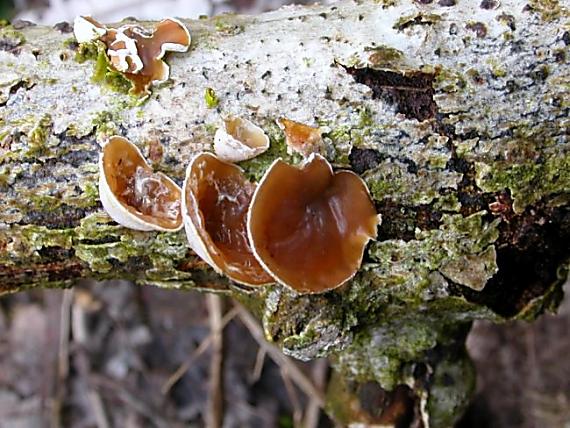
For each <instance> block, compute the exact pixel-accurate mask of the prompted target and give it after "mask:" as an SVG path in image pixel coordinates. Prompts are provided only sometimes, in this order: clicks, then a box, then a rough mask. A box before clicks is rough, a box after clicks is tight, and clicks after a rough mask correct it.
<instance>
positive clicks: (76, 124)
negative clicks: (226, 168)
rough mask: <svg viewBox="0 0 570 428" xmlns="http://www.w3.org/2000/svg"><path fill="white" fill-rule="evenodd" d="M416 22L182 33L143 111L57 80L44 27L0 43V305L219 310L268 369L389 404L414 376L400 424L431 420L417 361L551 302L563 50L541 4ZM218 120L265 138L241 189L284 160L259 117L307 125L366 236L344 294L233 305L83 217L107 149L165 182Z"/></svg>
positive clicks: (156, 249)
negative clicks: (363, 212) (278, 350)
mask: <svg viewBox="0 0 570 428" xmlns="http://www.w3.org/2000/svg"><path fill="white" fill-rule="evenodd" d="M419 3H420V2H417V3H416V2H412V1H411V0H402V1H371V0H370V1H367V0H361V1H357V2H355V1H348V0H347V1H342V2H339V3H337V4H335V5H334V6H312V7H289V8H283V9H281V10H279V11H276V12H271V13H267V14H264V15H260V16H256V17H245V16H234V15H224V16H220V17H214V18H211V19H207V20H200V21H187V22H186V23H187V25H188V27H189V29H190V31H191V33H192V37H193V44H192V47H191V49H190V52H188V53H186V54H173V55H171V56H170V57H168V59H167V61H168V62H169V65H170V67H171V71H172V73H171V79H170V81H169V82H168V83H167V84H165V85H163V86H162V87H160V88H154V89H153V94H152V96H151V98H150V99H149V100H147V101H146V102H144V103H139V102H137V100H136V99H133V98H131V97H130V96H128V95H125V94H124V93H120V92H117V91H116V90H115V89H117V81H116V79H115V80H113V76H112V75H109V74H108V73H107V74H106V73H105V68H104V67H103V68H101V64H100V62H99V63H97V62H96V61H92V60H87V61H77V59H79V60H82V59H83V57H85V55H86V51H85V49H82V48H80V47H78V46H77V45H76V44H75V43H74V42H73V40H72V38H71V35H70V34H69V33H61V31H65V30H66V28H65V26H59V27H58V28H59V30H55V29H50V28H45V27H36V26H30V27H26V28H20V29H18V30H16V29H14V28H13V27H11V26H7V27H4V28H2V29H1V30H0V49H1V50H0V76H2V78H1V79H0V80H1V82H0V102H1V104H2V105H1V107H0V112H1V122H0V126H1V130H0V138H1V139H0V141H1V142H0V192H1V198H0V251H1V252H0V294H1V293H5V292H11V291H17V290H22V289H25V288H28V287H35V286H53V287H61V286H68V285H70V284H72V283H73V281H74V280H75V279H76V278H79V277H93V278H97V279H106V278H128V279H132V280H135V281H137V282H138V283H143V284H154V285H158V286H163V287H167V288H193V287H197V288H203V289H208V290H211V291H218V292H225V293H228V294H232V295H233V296H234V297H237V298H238V299H241V300H243V301H246V300H247V302H248V304H249V306H250V307H252V308H255V309H256V310H257V312H258V314H259V315H260V316H261V317H262V318H263V323H264V328H265V332H266V335H267V336H268V337H269V338H270V339H272V340H274V341H276V342H279V343H280V344H281V346H282V348H283V349H284V351H285V352H286V353H288V354H290V355H294V356H296V357H298V358H302V359H310V358H313V357H316V356H322V355H330V354H333V353H334V354H335V355H336V357H335V358H336V367H337V368H340V369H342V370H343V371H344V373H346V374H347V375H348V376H349V378H350V379H353V380H359V381H364V380H371V379H372V380H374V381H375V382H378V383H379V384H380V385H381V386H382V387H383V388H386V389H392V388H394V386H395V385H397V384H401V383H402V382H404V381H405V379H409V378H410V373H412V374H413V373H414V370H415V369H414V368H417V367H419V366H418V365H417V364H418V362H421V363H422V364H424V368H425V367H427V368H426V369H425V370H423V371H422V370H420V372H421V375H420V374H418V375H417V376H416V378H415V379H416V382H417V384H416V385H415V388H417V391H423V390H428V389H429V390H430V391H431V395H429V397H431V398H429V399H426V398H425V395H422V393H420V392H417V394H416V397H417V401H416V402H415V404H414V405H415V406H416V407H415V408H416V409H418V408H421V409H424V410H425V409H430V406H432V407H433V406H435V407H436V408H437V409H438V412H439V413H438V412H436V411H431V414H432V415H435V416H433V418H435V419H434V420H438V419H437V418H440V419H439V420H443V418H444V417H443V416H441V415H442V414H444V413H445V412H444V413H442V412H441V406H444V407H445V403H443V402H438V401H437V397H438V395H437V392H435V391H438V389H437V388H438V387H439V386H438V385H437V384H430V383H429V382H425V384H421V380H422V379H423V380H426V379H428V378H429V379H441V373H442V372H441V371H440V372H437V369H436V367H440V365H441V364H444V363H445V364H450V362H449V360H447V359H442V358H439V357H438V352H439V351H438V350H441V349H446V350H448V349H451V348H453V346H459V347H461V346H462V340H463V336H464V330H465V323H469V322H470V321H471V320H473V319H478V318H488V319H493V320H504V319H509V318H513V317H518V318H526V319H532V318H534V317H536V316H537V315H538V314H539V313H541V312H542V311H543V310H544V309H548V308H550V309H553V308H555V307H556V304H557V302H558V299H559V297H560V284H561V283H562V282H563V279H564V278H565V276H566V270H565V268H566V267H567V262H568V256H569V252H568V245H567V243H568V242H569V239H570V216H569V209H568V207H569V200H570V156H569V150H570V145H569V144H568V107H569V105H568V99H570V96H569V95H570V94H569V93H568V92H569V91H568V87H569V86H568V83H569V78H568V72H567V70H568V67H567V55H568V53H567V50H568V48H567V45H568V44H569V43H570V36H569V35H568V34H569V33H568V29H567V24H566V22H567V18H568V10H567V9H566V8H564V7H563V6H562V5H558V2H549V3H548V6H545V5H543V2H541V1H538V0H534V1H530V2H529V4H528V5H526V6H524V7H523V6H521V4H520V3H519V2H516V1H514V0H503V1H502V2H500V5H499V2H496V4H494V3H495V2H490V3H493V5H491V6H490V7H491V8H490V9H489V8H487V6H489V4H487V3H489V2H484V3H485V8H483V7H482V6H479V4H478V2H472V3H470V4H468V5H464V4H462V5H461V6H451V7H444V6H440V5H435V3H434V4H429V5H421V4H419ZM495 6H496V7H495ZM493 7H495V8H493ZM145 25H151V23H146V24H145ZM565 25H566V26H565ZM97 64H99V66H97ZM103 65H104V64H103ZM94 73H95V75H94ZM94 80H96V82H94ZM113 87H114V88H115V89H113ZM119 87H120V85H119ZM208 88H211V89H212V90H213V91H214V93H215V94H216V96H217V98H218V99H219V104H218V105H217V107H215V108H209V106H208V105H207V103H206V101H205V99H204V94H205V91H206V89H208ZM225 114H236V115H240V116H244V117H248V118H250V119H251V120H252V121H253V122H254V123H256V124H258V125H260V126H261V127H262V128H263V129H264V130H265V131H266V132H267V133H268V134H269V135H270V138H271V149H270V151H269V152H267V153H266V154H264V155H262V156H260V157H259V158H256V159H253V160H251V161H247V162H244V163H242V165H241V166H242V167H243V168H244V169H245V171H246V173H247V174H248V175H249V176H251V177H254V178H259V177H260V176H261V174H262V173H263V171H264V169H265V168H266V167H267V166H268V165H269V164H270V163H271V161H272V160H273V159H275V158H276V157H277V156H282V157H285V158H287V159H288V160H289V161H295V159H294V158H292V157H290V156H288V155H287V154H286V151H285V149H284V138H283V135H282V134H281V132H280V130H279V128H278V127H277V126H276V125H275V122H274V121H275V119H277V118H278V117H281V116H285V117H287V118H290V119H294V120H297V121H300V122H304V123H307V124H311V125H319V126H321V127H322V128H323V130H324V131H325V133H324V137H325V143H326V146H327V147H326V148H327V157H328V158H329V160H331V161H332V162H333V163H334V165H335V166H336V167H339V168H351V169H353V170H355V171H356V172H358V173H359V174H362V176H363V177H364V179H365V180H366V182H367V184H368V186H369V187H370V189H371V192H372V195H373V198H374V200H375V203H376V206H377V209H378V212H379V213H381V214H382V217H383V223H382V225H381V227H380V233H379V240H378V241H377V242H374V243H372V244H371V245H370V246H369V248H368V249H367V252H366V254H365V261H364V263H363V265H362V268H361V271H360V272H359V273H358V275H357V276H356V277H355V279H354V280H353V281H351V282H350V283H349V284H347V285H346V286H344V287H342V288H341V289H339V290H337V291H334V292H331V293H327V294H324V295H317V296H302V297H301V296H296V295H294V294H293V293H292V292H290V291H288V290H286V289H283V288H282V287H280V286H275V287H270V288H268V289H264V290H261V291H259V290H257V291H255V292H251V291H248V290H243V289H242V288H238V287H236V286H234V285H232V284H230V283H229V281H227V280H226V279H224V278H221V277H219V276H218V275H216V274H215V273H214V272H213V271H212V270H211V269H210V268H208V267H207V266H206V265H205V264H204V263H203V262H201V261H200V260H199V259H198V258H197V257H196V255H195V254H193V253H192V252H191V251H190V250H189V249H188V248H187V246H186V241H185V237H184V233H183V232H181V233H170V234H169V233H143V232H135V231H131V230H127V229H124V228H122V227H120V226H117V225H116V224H115V223H113V222H112V221H111V220H110V219H109V217H108V216H107V215H106V214H105V213H104V212H103V211H102V209H101V204H100V202H99V196H98V191H97V186H96V183H97V179H98V171H97V166H96V162H97V158H98V153H99V150H100V143H101V142H102V141H104V139H105V138H106V137H107V136H109V135H111V134H122V135H124V136H126V137H128V138H129V139H130V140H131V141H133V142H135V144H137V145H138V146H139V147H140V148H141V149H142V151H143V152H144V153H145V155H146V156H147V157H148V158H149V159H151V161H152V162H153V164H154V166H155V167H156V169H158V170H161V171H163V172H165V173H167V174H168V175H170V176H171V177H173V178H174V179H175V180H177V181H178V182H180V181H181V180H182V178H183V174H184V169H185V167H186V165H187V163H188V160H189V159H190V157H191V156H192V154H193V153H195V152H196V151H199V150H210V149H211V144H212V139H213V132H214V131H215V128H216V126H218V125H219V124H220V123H221V116H222V115H225ZM454 344H456V345H454ZM450 347H451V348H450ZM446 352H447V351H446ZM448 354H449V353H448ZM457 355H463V353H462V352H460V350H457ZM461 361H464V360H461ZM438 364H439V365H438ZM445 364H444V366H445ZM461 364H463V363H461ZM462 367H463V366H462ZM417 370H419V369H417ZM462 370H463V369H462ZM465 370H466V369H465ZM465 370H463V373H465ZM408 383H409V382H408ZM459 383H461V382H459ZM467 383H468V382H467ZM467 383H462V384H461V385H458V386H457V388H456V391H460V390H461V391H462V392H460V393H458V395H456V396H457V397H459V398H457V401H456V402H455V404H454V406H455V407H453V406H452V407H450V408H448V409H447V410H448V413H449V414H450V415H452V416H453V417H456V415H457V414H458V413H459V409H460V408H461V406H463V405H464V403H465V400H464V399H463V398H461V397H464V396H467V395H468V393H467V392H468V390H469V388H468V385H467ZM418 385H419V386H418ZM421 385H423V386H421ZM428 385H431V386H429V387H428ZM442 388H443V387H442ZM439 391H441V390H439ZM462 394H463V395H462ZM422 397H424V398H422ZM434 397H435V398H434ZM421 400H424V401H421ZM425 400H427V401H425ZM430 400H431V401H430ZM418 403H420V404H421V403H423V405H422V406H423V407H422V406H420V405H419V404H418ZM447 404H448V405H449V402H448V403H447ZM438 406H439V407H438ZM425 411H427V410H425ZM438 415H439V416H438ZM450 417H451V416H450ZM434 424H435V422H434ZM434 426H437V425H434Z"/></svg>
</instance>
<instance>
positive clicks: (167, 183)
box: [99, 136, 182, 232]
mask: <svg viewBox="0 0 570 428" xmlns="http://www.w3.org/2000/svg"><path fill="white" fill-rule="evenodd" d="M99 196H100V199H101V203H102V204H103V208H105V211H107V213H108V214H109V216H110V217H111V218H112V219H113V220H115V221H116V222H117V223H119V224H120V225H122V226H125V227H128V228H130V229H135V230H142V231H150V230H159V231H165V232H172V231H177V230H180V229H181V228H182V216H181V213H180V199H181V190H180V187H178V185H177V184H176V183H175V182H173V181H172V180H171V179H170V178H168V177H167V176H166V175H164V174H163V173H161V172H153V170H152V168H151V167H150V166H149V165H148V164H147V162H146V161H145V159H144V157H143V155H142V154H141V152H140V151H139V149H138V148H137V147H136V146H135V145H134V144H133V143H131V142H130V141H129V140H127V139H126V138H123V137H119V136H113V137H111V138H110V139H109V141H108V142H107V143H106V144H105V145H104V146H103V150H102V152H101V154H100V156H99Z"/></svg>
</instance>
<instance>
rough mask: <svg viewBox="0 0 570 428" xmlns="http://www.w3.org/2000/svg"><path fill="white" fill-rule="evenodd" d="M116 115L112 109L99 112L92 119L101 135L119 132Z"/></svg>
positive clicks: (108, 135) (103, 136) (106, 135)
mask: <svg viewBox="0 0 570 428" xmlns="http://www.w3.org/2000/svg"><path fill="white" fill-rule="evenodd" d="M116 120H117V119H116V118H115V115H114V114H113V113H112V112H110V111H100V112H98V113H97V114H96V115H95V117H94V118H93V120H92V123H93V126H94V127H95V129H96V131H97V135H98V136H99V137H102V138H105V137H110V136H111V135H115V134H116V133H117V124H116V123H115V122H116Z"/></svg>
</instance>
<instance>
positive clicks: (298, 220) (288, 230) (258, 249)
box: [248, 155, 380, 293]
mask: <svg viewBox="0 0 570 428" xmlns="http://www.w3.org/2000/svg"><path fill="white" fill-rule="evenodd" d="M379 221H380V219H379V217H378V215H377V214H376V210H375V208H374V204H373V203H372V200H371V198H370V195H369V193H368V189H367V188H366V185H365V183H364V182H363V181H362V180H361V179H360V177H358V176H357V175H356V174H354V173H352V172H350V171H339V172H336V173H334V172H333V170H332V168H331V166H330V164H329V163H328V162H327V160H326V159H325V158H323V157H322V156H320V155H312V156H311V157H310V158H309V159H308V161H307V162H306V163H305V164H304V165H303V166H302V167H301V168H297V167H295V166H291V165H288V164H286V163H285V162H283V161H281V160H277V161H275V162H274V163H273V165H272V166H271V167H270V168H269V170H268V171H267V172H266V174H265V176H264V178H263V179H262V181H261V182H260V184H259V186H258V188H257V190H256V192H255V194H254V196H253V199H252V202H251V207H250V209H249V213H248V233H249V240H250V244H251V246H252V247H253V251H254V254H255V256H256V257H257V259H258V260H259V262H260V263H261V265H262V266H264V267H265V269H266V270H267V272H269V273H271V275H272V276H273V277H274V278H275V279H276V280H277V281H278V282H280V283H282V284H284V285H286V286H288V287H290V288H292V289H293V290H295V291H297V292H299V293H321V292H324V291H327V290H331V289H334V288H336V287H338V286H340V285H342V284H343V283H345V282H346V281H348V280H349V279H350V278H352V277H353V276H354V274H355V273H356V272H357V271H358V269H359V267H360V264H361V262H362V256H363V253H364V248H365V246H366V243H367V242H368V241H369V240H370V239H374V238H375V237H376V226H377V225H378V224H379Z"/></svg>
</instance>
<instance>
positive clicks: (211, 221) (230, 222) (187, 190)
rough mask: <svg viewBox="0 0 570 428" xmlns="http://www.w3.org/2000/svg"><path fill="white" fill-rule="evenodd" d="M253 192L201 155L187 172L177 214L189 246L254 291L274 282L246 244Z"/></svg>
mask: <svg viewBox="0 0 570 428" xmlns="http://www.w3.org/2000/svg"><path fill="white" fill-rule="evenodd" d="M254 190H255V184H253V183H250V182H249V181H248V180H247V178H246V177H245V176H244V174H243V172H242V170H241V169H240V168H239V167H237V166H235V165H232V164H230V163H227V162H224V161H221V160H219V159H218V158H216V156H214V155H213V154H211V153H200V154H198V155H197V156H195V157H194V158H193V159H192V161H191V162H190V164H189V165H188V169H187V170H186V179H185V180H184V186H183V188H182V194H183V199H182V213H183V217H184V226H185V229H186V234H187V236H188V242H189V244H190V247H191V248H192V249H193V250H194V251H195V252H196V253H197V254H198V255H199V256H200V257H201V258H202V259H204V260H205V261H206V262H207V263H208V264H209V265H210V266H212V267H213V268H214V269H215V270H216V271H217V272H219V273H224V274H226V275H227V276H228V277H229V278H230V279H232V280H234V281H236V282H239V283H241V284H245V285H251V286H258V285H265V284H269V283H272V282H274V281H273V278H272V277H271V276H269V275H268V274H267V273H266V272H265V271H264V270H263V268H262V267H261V265H260V264H259V263H258V261H257V260H256V259H255V256H254V255H253V253H252V252H251V248H250V245H249V242H248V239H247V230H246V216H247V209H248V207H249V204H250V201H251V196H252V195H253V192H254Z"/></svg>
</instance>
